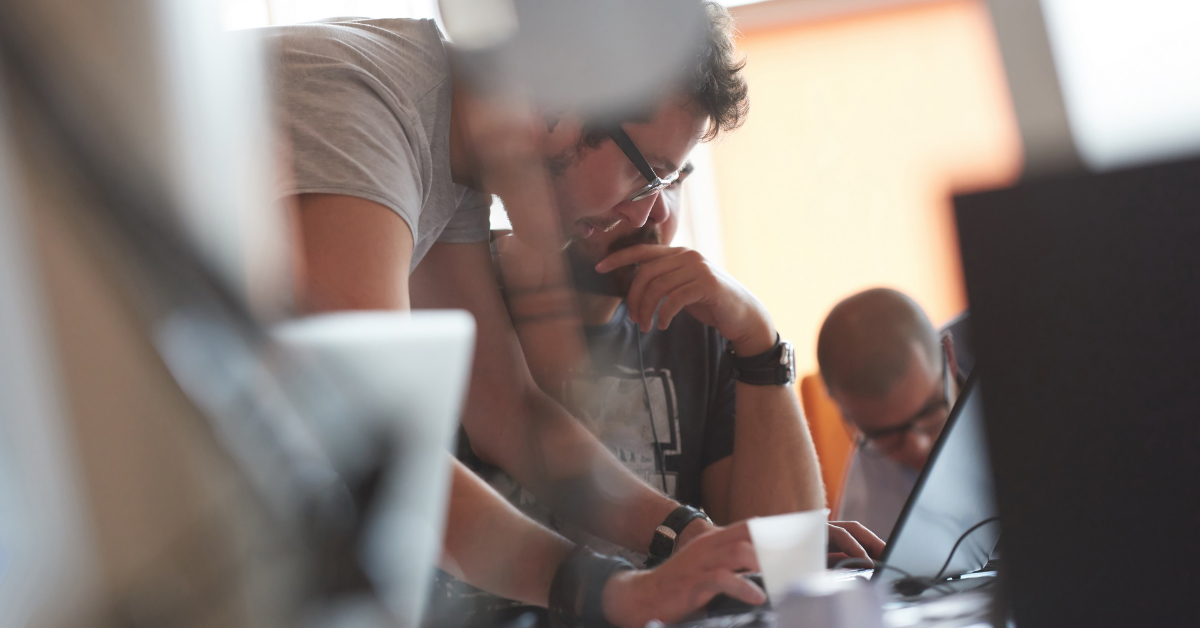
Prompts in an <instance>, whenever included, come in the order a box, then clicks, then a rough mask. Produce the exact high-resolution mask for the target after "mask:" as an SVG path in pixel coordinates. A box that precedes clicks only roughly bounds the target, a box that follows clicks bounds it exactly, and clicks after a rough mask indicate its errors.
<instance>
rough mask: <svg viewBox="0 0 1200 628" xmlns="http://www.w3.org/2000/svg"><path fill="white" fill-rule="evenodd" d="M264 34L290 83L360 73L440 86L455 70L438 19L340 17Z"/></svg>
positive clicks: (278, 68) (282, 75)
mask: <svg viewBox="0 0 1200 628" xmlns="http://www.w3.org/2000/svg"><path fill="white" fill-rule="evenodd" d="M263 35H264V39H265V40H266V42H267V46H268V49H269V50H270V51H271V56H272V60H273V63H274V66H275V71H276V72H277V73H278V75H279V78H281V79H285V80H286V79H294V78H300V77H303V76H307V75H310V74H314V73H320V72H324V71H329V70H334V69H354V70H357V71H361V72H363V73H366V74H369V75H374V76H376V77H378V78H380V79H381V80H385V81H386V79H387V78H389V77H390V78H392V79H393V80H398V79H402V78H403V79H406V82H412V81H413V80H414V79H416V80H417V81H418V82H421V83H425V82H429V81H432V82H433V83H438V82H441V81H442V80H444V79H445V77H446V76H448V74H449V70H450V63H449V58H448V56H447V53H446V49H445V46H444V45H443V41H442V36H441V33H440V31H439V30H438V28H437V24H436V23H434V22H433V20H411V19H400V18H396V19H354V18H335V19H331V20H325V21H321V22H309V23H304V24H292V25H287V26H278V27H271V28H267V29H263Z"/></svg>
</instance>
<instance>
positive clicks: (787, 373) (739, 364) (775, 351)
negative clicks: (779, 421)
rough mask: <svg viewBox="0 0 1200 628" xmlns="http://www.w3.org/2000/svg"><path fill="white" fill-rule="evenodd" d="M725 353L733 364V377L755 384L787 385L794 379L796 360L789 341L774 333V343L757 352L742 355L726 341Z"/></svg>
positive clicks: (745, 382)
mask: <svg viewBox="0 0 1200 628" xmlns="http://www.w3.org/2000/svg"><path fill="white" fill-rule="evenodd" d="M725 353H727V354H728V355H729V358H730V360H731V361H732V364H733V378H734V379H736V380H737V381H739V382H742V383H744V384H752V385H755V386H787V385H790V384H792V383H793V382H795V381H796V361H795V355H794V354H793V352H792V345H791V343H790V342H788V341H786V340H783V339H782V338H781V337H780V336H779V334H778V333H776V334H775V345H774V346H772V347H771V348H770V349H767V350H766V351H764V352H762V353H759V354H757V355H751V356H746V357H742V356H739V355H737V354H736V353H735V352H734V350H733V343H732V342H727V343H726V345H725Z"/></svg>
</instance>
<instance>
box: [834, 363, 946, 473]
mask: <svg viewBox="0 0 1200 628" xmlns="http://www.w3.org/2000/svg"><path fill="white" fill-rule="evenodd" d="M953 386H954V379H953V377H952V374H951V373H950V358H949V355H948V354H947V351H946V349H945V345H943V346H942V376H941V379H940V385H939V386H938V389H936V390H935V391H934V392H932V393H931V394H930V395H929V400H928V401H926V402H925V405H924V406H923V407H922V408H921V409H920V410H918V411H917V413H916V414H915V415H913V416H912V417H911V418H909V419H908V420H906V421H904V422H903V423H900V424H898V425H894V426H892V427H888V428H884V429H880V430H871V431H869V432H867V431H863V430H861V429H858V428H854V427H851V429H852V430H853V432H854V435H855V438H854V441H855V444H857V445H858V448H859V450H861V451H863V452H866V453H870V454H879V455H888V454H893V453H896V452H897V451H900V450H901V449H903V448H904V445H905V444H906V443H907V442H908V436H909V434H910V433H913V432H916V433H920V434H927V435H936V434H938V433H939V432H941V430H942V426H944V425H945V424H946V419H947V418H948V417H949V415H950V404H951V401H950V397H951V395H952V394H953Z"/></svg>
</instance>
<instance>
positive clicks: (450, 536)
mask: <svg viewBox="0 0 1200 628" xmlns="http://www.w3.org/2000/svg"><path fill="white" fill-rule="evenodd" d="M451 462H452V464H453V465H454V475H453V484H452V485H451V491H450V508H449V512H448V513H447V517H446V537H445V541H444V543H443V548H444V551H443V555H442V568H443V569H445V570H446V571H447V572H449V573H451V574H453V575H454V576H455V577H457V578H459V579H461V580H463V581H465V582H467V583H470V584H471V585H473V586H476V587H479V588H481V589H483V590H485V591H489V592H491V593H494V594H496V595H500V596H503V597H506V598H509V599H514V600H519V601H521V602H526V603H528V604H536V605H539V606H545V605H546V602H547V596H548V594H549V591H550V582H551V580H553V579H554V572H555V570H557V569H558V566H559V564H560V563H562V561H563V558H564V557H566V555H567V554H568V553H569V552H570V551H571V547H572V544H571V542H570V541H567V540H566V539H564V538H562V537H561V536H559V535H557V534H555V533H554V532H551V531H550V530H547V529H546V528H544V527H542V526H540V525H538V524H537V523H536V522H535V521H533V520H532V519H529V518H528V517H526V516H525V515H523V514H521V512H520V511H518V510H517V509H515V508H513V507H512V506H511V505H510V504H509V503H508V502H506V501H505V500H504V498H503V497H501V496H500V495H499V494H497V493H496V492H495V491H493V490H492V489H491V487H489V486H488V485H487V484H485V483H484V482H483V481H482V480H480V479H479V478H478V477H476V476H475V474H473V473H471V471H470V470H468V469H467V468H466V467H464V466H462V465H461V464H459V463H458V461H456V460H453V459H451Z"/></svg>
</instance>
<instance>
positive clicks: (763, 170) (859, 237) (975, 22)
mask: <svg viewBox="0 0 1200 628" xmlns="http://www.w3.org/2000/svg"><path fill="white" fill-rule="evenodd" d="M740 47H741V50H742V51H743V52H744V54H745V55H746V57H747V60H748V63H747V66H746V70H745V72H746V76H747V79H748V81H749V84H750V99H751V112H750V117H749V119H748V121H747V123H746V125H745V126H744V127H743V128H742V129H741V130H739V131H737V132H735V133H732V134H729V135H728V137H726V138H725V139H723V140H720V141H718V143H717V144H716V146H714V148H713V152H714V162H715V177H716V183H717V189H718V195H719V200H720V206H721V220H722V223H723V225H722V226H723V230H724V233H723V236H724V242H725V255H726V264H727V267H728V269H729V270H730V272H731V273H732V274H733V275H734V276H735V277H737V278H738V279H739V280H741V281H742V282H743V283H745V284H746V285H747V286H748V287H749V288H750V289H751V290H753V291H754V292H755V293H756V294H757V295H758V296H759V297H760V298H762V299H763V301H764V302H765V303H766V305H767V307H769V308H770V310H771V312H772V315H773V316H774V317H775V322H776V325H777V326H778V327H779V329H780V331H781V332H782V333H783V335H784V336H785V337H788V338H790V339H791V340H792V341H793V342H794V343H795V346H796V360H797V367H798V369H799V370H800V372H801V373H805V372H812V371H815V370H816V354H815V343H816V334H817V331H818V329H819V327H820V324H821V321H822V320H823V318H824V316H825V314H826V313H827V312H828V311H829V309H830V308H831V307H833V305H834V304H835V303H837V301H838V300H840V299H841V298H843V297H845V296H847V295H849V294H851V293H853V292H855V291H858V290H860V289H863V288H867V287H871V286H878V285H887V286H892V287H895V288H897V289H900V290H903V291H905V292H907V293H909V294H910V295H912V296H913V297H914V298H915V299H916V300H917V301H918V302H920V303H921V305H922V306H924V307H925V309H926V311H927V312H929V315H930V317H931V318H932V319H933V321H934V324H940V323H941V322H943V321H945V320H947V319H949V318H950V317H951V316H953V315H954V314H957V313H958V312H960V311H961V310H962V309H963V308H964V307H965V306H966V298H965V295H964V290H963V286H962V271H961V266H960V262H959V259H958V254H957V245H956V236H955V234H954V225H953V217H952V214H951V206H950V193H951V190H964V189H971V188H978V187H987V186H994V185H998V184H1001V183H1004V182H1007V181H1011V180H1013V179H1014V178H1015V177H1016V175H1017V173H1018V172H1019V168H1020V160H1021V158H1020V154H1021V149H1020V139H1019V135H1018V131H1017V127H1016V120H1015V118H1014V115H1013V113H1012V110H1011V104H1010V102H1009V100H1008V94H1007V88H1006V87H1005V83H1004V78H1003V69H1002V67H1001V62H1000V58H999V52H998V50H997V49H996V43H995V38H994V35H993V33H992V30H991V26H990V23H989V19H988V16H987V12H986V10H985V9H984V8H983V6H982V4H981V3H978V2H971V1H965V0H955V1H948V2H940V3H933V4H921V5H917V6H913V7H909V8H902V9H889V10H881V11H876V12H873V13H868V14H860V15H855V16H850V17H846V18H842V19H837V20H826V21H820V22H815V23H806V24H799V25H792V26H786V27H779V28H773V29H770V30H761V31H755V32H748V33H745V35H744V38H743V39H742V40H741V42H740Z"/></svg>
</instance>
